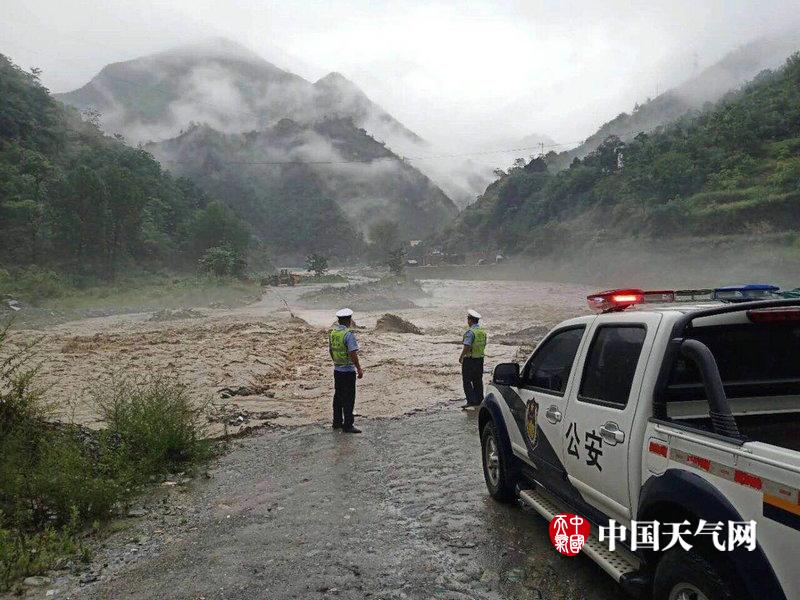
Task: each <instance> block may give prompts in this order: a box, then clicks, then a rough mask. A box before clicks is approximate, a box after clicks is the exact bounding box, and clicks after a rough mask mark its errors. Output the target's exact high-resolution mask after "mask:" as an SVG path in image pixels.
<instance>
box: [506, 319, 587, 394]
mask: <svg viewBox="0 0 800 600" xmlns="http://www.w3.org/2000/svg"><path fill="white" fill-rule="evenodd" d="M585 330H586V328H585V327H584V326H579V327H572V328H569V329H563V330H561V331H557V332H556V333H554V334H553V335H551V336H550V337H549V338H548V339H547V340H546V341H545V342H544V343H543V344H542V345H541V346H540V347H539V348H538V349H537V350H536V352H535V353H534V354H533V356H532V357H531V359H530V360H529V361H528V364H527V365H525V369H523V371H522V385H524V386H525V387H532V388H536V389H540V390H547V391H549V392H552V393H554V394H557V395H563V394H564V391H565V390H566V389H567V381H568V380H569V373H570V371H571V370H572V363H573V362H575V355H576V354H577V353H578V346H579V345H580V343H581V339H582V338H583V332H584V331H585Z"/></svg>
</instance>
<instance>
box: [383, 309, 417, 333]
mask: <svg viewBox="0 0 800 600" xmlns="http://www.w3.org/2000/svg"><path fill="white" fill-rule="evenodd" d="M375 331H388V332H391V333H415V334H417V335H422V330H421V329H420V328H419V327H417V326H416V325H414V324H413V323H412V322H411V321H406V320H405V319H404V318H402V317H399V316H397V315H394V314H392V313H386V314H384V315H383V316H382V317H380V318H379V319H378V323H377V324H376V325H375Z"/></svg>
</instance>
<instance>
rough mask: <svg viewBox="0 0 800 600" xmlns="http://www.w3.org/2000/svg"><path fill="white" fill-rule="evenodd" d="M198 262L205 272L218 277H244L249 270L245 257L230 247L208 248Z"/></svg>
mask: <svg viewBox="0 0 800 600" xmlns="http://www.w3.org/2000/svg"><path fill="white" fill-rule="evenodd" d="M198 262H199V263H200V268H201V269H202V270H203V271H205V272H206V273H209V274H211V275H216V276H218V277H226V276H230V277H243V276H244V272H245V269H246V268H247V262H246V261H245V260H244V257H243V256H242V255H241V254H240V253H239V252H237V251H236V250H235V249H233V248H231V247H229V246H215V247H213V248H208V249H207V250H206V251H205V252H204V253H203V256H201V257H200V260H199V261H198Z"/></svg>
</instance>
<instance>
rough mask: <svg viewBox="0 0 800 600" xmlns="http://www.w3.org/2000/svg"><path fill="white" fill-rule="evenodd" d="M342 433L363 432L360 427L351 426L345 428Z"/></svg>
mask: <svg viewBox="0 0 800 600" xmlns="http://www.w3.org/2000/svg"><path fill="white" fill-rule="evenodd" d="M342 431H344V432H345V433H361V430H360V429H359V428H358V427H354V426H353V425H350V426H349V427H343V428H342Z"/></svg>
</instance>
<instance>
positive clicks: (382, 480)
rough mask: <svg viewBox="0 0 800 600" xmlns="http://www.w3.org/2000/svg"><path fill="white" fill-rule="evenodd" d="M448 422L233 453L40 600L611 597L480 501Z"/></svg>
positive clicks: (416, 418) (309, 434)
mask: <svg viewBox="0 0 800 600" xmlns="http://www.w3.org/2000/svg"><path fill="white" fill-rule="evenodd" d="M457 406H458V405H457V404H456V403H455V402H452V403H447V404H443V405H440V406H439V407H435V408H431V409H428V410H426V411H420V412H418V413H417V414H413V415H410V416H407V417H403V418H399V419H383V420H361V421H359V422H358V424H359V425H361V426H363V428H364V430H365V432H364V433H363V434H361V435H347V434H343V433H340V432H336V431H331V430H330V429H327V428H323V427H322V426H319V425H313V426H306V427H300V428H294V429H289V430H282V431H280V430H271V431H269V430H268V431H265V432H262V433H260V434H258V435H254V436H253V437H250V438H246V439H244V440H240V441H239V442H237V444H236V445H237V447H236V448H234V449H233V450H232V451H231V452H230V453H228V454H226V455H225V456H223V457H222V458H220V459H219V461H218V462H217V463H215V464H214V465H212V468H211V478H210V479H204V478H202V477H201V478H199V479H197V480H195V481H193V482H192V483H190V484H189V485H188V487H185V488H183V491H177V490H176V488H169V491H167V492H165V496H164V497H163V498H161V499H152V500H150V502H151V505H148V506H145V507H144V510H142V511H141V512H142V513H146V514H144V516H141V517H139V518H136V519H128V522H129V523H132V526H131V527H130V529H128V530H125V531H124V532H121V533H119V534H117V536H116V537H112V539H111V540H109V543H108V544H107V546H106V548H107V549H105V550H101V551H99V552H98V554H97V556H96V559H95V560H96V564H95V565H94V566H93V567H92V569H93V571H92V572H90V573H89V574H88V576H84V578H83V579H84V582H83V583H80V582H79V581H78V580H77V579H72V578H70V579H71V582H70V583H69V584H66V585H65V586H64V587H62V588H60V589H58V590H56V593H55V594H52V593H51V595H55V596H56V597H62V598H63V597H69V598H114V599H123V598H189V599H201V598H204V599H212V598H242V599H245V598H246V599H248V600H249V599H254V598H265V599H281V598H303V599H306V598H327V597H339V598H385V599H402V598H442V599H466V598H515V599H516V598H519V599H523V598H524V599H526V600H530V599H541V600H550V599H575V600H581V599H585V600H610V599H616V598H619V597H621V590H620V589H619V588H618V587H616V585H615V584H614V582H613V581H612V580H611V579H610V578H608V577H607V576H606V575H605V574H604V573H603V572H602V571H601V570H600V569H599V568H597V567H596V566H595V565H594V564H593V563H592V562H591V561H589V560H588V559H587V558H585V557H583V556H579V557H576V558H567V557H562V556H560V555H559V554H557V553H556V552H555V550H554V549H553V548H552V546H551V545H550V542H549V538H548V535H547V525H546V523H545V521H544V520H543V519H541V518H539V517H538V516H537V515H535V514H534V513H532V512H531V511H529V510H527V509H523V508H522V507H520V506H518V505H500V504H497V503H495V502H494V501H492V500H491V499H490V498H489V497H488V496H487V494H486V491H485V487H484V483H483V476H482V472H481V465H480V448H479V442H478V436H477V433H476V424H475V420H476V414H475V413H474V411H470V412H462V411H460V410H458V408H457ZM137 514H138V513H137ZM123 538H124V539H123ZM125 540H127V541H128V543H122V542H123V541H125ZM95 578H96V579H95ZM64 583H66V582H64ZM40 593H41V594H42V595H43V594H44V593H45V590H41V591H40Z"/></svg>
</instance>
